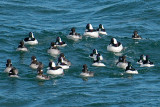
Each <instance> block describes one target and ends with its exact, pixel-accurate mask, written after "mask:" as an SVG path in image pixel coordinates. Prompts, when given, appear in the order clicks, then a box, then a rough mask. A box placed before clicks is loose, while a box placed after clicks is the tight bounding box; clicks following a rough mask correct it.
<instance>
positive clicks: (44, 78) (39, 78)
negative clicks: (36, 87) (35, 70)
mask: <svg viewBox="0 0 160 107" xmlns="http://www.w3.org/2000/svg"><path fill="white" fill-rule="evenodd" d="M36 78H37V79H38V80H49V78H46V77H43V76H40V75H37V76H36Z"/></svg>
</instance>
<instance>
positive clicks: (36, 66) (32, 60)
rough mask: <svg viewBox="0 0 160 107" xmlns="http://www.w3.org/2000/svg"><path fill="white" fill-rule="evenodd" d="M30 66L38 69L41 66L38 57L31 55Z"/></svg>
mask: <svg viewBox="0 0 160 107" xmlns="http://www.w3.org/2000/svg"><path fill="white" fill-rule="evenodd" d="M30 67H31V68H32V69H37V68H38V67H39V62H38V61H37V59H36V57H35V56H32V57H31V64H30Z"/></svg>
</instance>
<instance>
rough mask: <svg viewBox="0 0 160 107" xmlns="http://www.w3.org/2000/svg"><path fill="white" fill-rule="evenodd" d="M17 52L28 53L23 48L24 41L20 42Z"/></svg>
mask: <svg viewBox="0 0 160 107" xmlns="http://www.w3.org/2000/svg"><path fill="white" fill-rule="evenodd" d="M17 51H24V52H26V51H28V49H27V48H26V47H25V46H24V41H20V43H19V45H18V48H17Z"/></svg>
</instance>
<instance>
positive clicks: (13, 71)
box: [8, 67, 19, 78]
mask: <svg viewBox="0 0 160 107" xmlns="http://www.w3.org/2000/svg"><path fill="white" fill-rule="evenodd" d="M8 75H9V77H16V78H18V77H19V76H18V70H17V69H16V68H15V67H13V68H12V69H11V70H10V71H9V74H8Z"/></svg>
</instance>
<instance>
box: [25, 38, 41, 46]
mask: <svg viewBox="0 0 160 107" xmlns="http://www.w3.org/2000/svg"><path fill="white" fill-rule="evenodd" d="M24 44H26V45H37V44H38V41H37V39H35V40H34V41H24Z"/></svg>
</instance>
